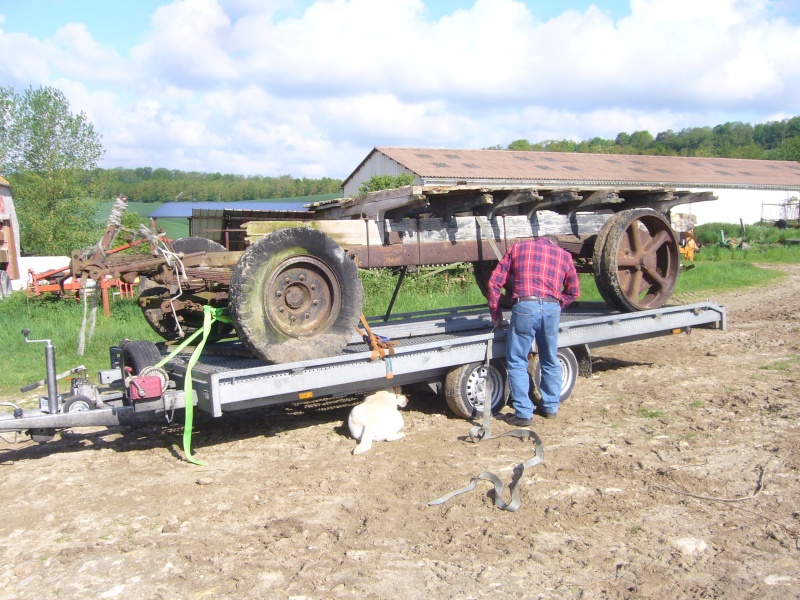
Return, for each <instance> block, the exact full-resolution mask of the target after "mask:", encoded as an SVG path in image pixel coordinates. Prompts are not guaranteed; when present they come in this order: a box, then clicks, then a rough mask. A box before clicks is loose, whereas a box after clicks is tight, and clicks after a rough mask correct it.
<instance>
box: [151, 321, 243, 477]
mask: <svg viewBox="0 0 800 600" xmlns="http://www.w3.org/2000/svg"><path fill="white" fill-rule="evenodd" d="M225 310H227V309H225V308H213V307H211V306H204V307H203V328H202V329H198V330H197V331H195V332H194V333H193V334H192V335H190V336H189V337H188V338H186V339H185V340H183V342H181V344H180V345H179V346H178V347H177V348H175V350H173V351H172V352H170V354H169V355H168V356H167V357H166V358H163V359H161V362H159V363H158V364H157V365H156V366H157V367H162V366H164V365H165V364H167V362H169V361H170V360H172V358H173V357H174V356H175V355H176V354H178V353H179V352H181V351H182V350H183V349H184V348H185V347H186V346H188V345H189V344H191V343H192V342H193V341H194V339H195V338H196V337H197V336H199V335H200V334H202V335H203V339H202V340H200V343H199V344H197V347H195V349H194V351H193V352H192V356H191V358H189V364H188V365H186V376H185V377H184V379H183V398H184V401H185V404H186V410H185V415H186V416H185V420H184V425H183V452H184V454H185V455H186V460H188V461H189V462H191V463H194V464H196V465H200V466H205V464H206V463H204V462H203V461H202V460H199V459H197V458H195V457H193V456H192V424H193V421H194V401H193V400H194V392H193V389H192V368H193V367H194V365H195V364H196V363H197V360H198V359H199V358H200V354H201V353H202V352H203V348H204V347H205V345H206V340H207V339H208V335H209V333H211V325H212V324H213V323H214V321H223V322H224V323H230V322H231V318H230V317H229V316H227V315H224V314H223V313H224V311H225Z"/></svg>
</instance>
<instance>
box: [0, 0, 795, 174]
mask: <svg viewBox="0 0 800 600" xmlns="http://www.w3.org/2000/svg"><path fill="white" fill-rule="evenodd" d="M600 4H601V7H602V3H600ZM774 7H775V5H774V4H773V3H771V2H768V1H767V0H702V1H699V0H631V11H630V15H629V16H627V17H624V18H622V19H619V20H617V21H615V20H613V19H612V18H611V17H610V16H609V15H608V13H606V12H603V10H602V8H596V7H594V6H590V7H589V8H588V9H586V10H585V11H576V10H567V11H565V12H563V13H562V14H561V15H559V16H558V17H556V18H554V19H550V20H546V21H545V20H542V19H540V18H538V17H537V15H536V14H535V13H532V12H531V9H529V8H528V7H527V5H526V4H525V3H523V2H519V1H515V0H476V1H475V2H474V3H469V2H465V8H462V9H459V10H456V11H454V12H453V13H452V14H450V15H446V16H444V17H442V18H440V19H438V20H429V17H428V14H429V13H428V11H427V8H426V4H425V2H424V1H423V0H383V1H382V2H375V1H374V0H318V1H317V2H315V3H313V4H311V5H310V6H308V8H306V9H305V10H304V11H301V10H297V7H296V6H295V3H294V2H292V1H291V0H273V1H271V2H263V1H261V0H174V1H173V2H171V3H169V4H165V5H164V6H162V7H161V8H159V9H157V10H156V11H155V12H154V14H153V15H152V18H151V25H150V29H149V30H148V31H147V32H146V33H145V35H142V36H140V39H144V40H145V41H144V42H143V43H142V44H141V45H139V46H137V47H135V48H133V49H132V50H131V51H130V52H129V53H128V54H127V55H120V54H119V53H118V52H117V51H115V50H114V49H112V48H110V47H108V46H105V45H103V44H100V43H98V42H97V41H96V39H95V38H94V37H93V35H92V32H91V31H89V30H87V28H86V27H85V26H84V25H82V24H80V22H79V21H80V19H76V23H73V24H69V25H67V26H65V27H62V28H61V29H60V30H59V31H58V32H57V33H56V34H55V35H54V36H53V37H52V39H46V40H39V39H36V38H33V37H31V36H28V35H25V34H22V33H6V32H5V31H3V30H0V81H8V82H10V83H11V84H12V85H15V86H19V87H25V86H27V85H34V86H36V85H53V84H54V83H55V82H57V87H59V88H61V89H63V90H64V92H65V94H67V96H68V98H70V100H71V104H72V108H73V110H76V111H78V110H83V111H85V112H86V113H87V115H89V117H90V119H92V121H93V123H94V124H95V126H96V128H97V129H98V131H100V132H101V133H103V136H104V137H103V142H104V145H105V146H106V148H107V150H108V152H107V156H106V160H105V165H106V166H115V165H125V166H143V165H151V166H154V167H160V166H163V167H167V168H181V169H197V170H204V171H232V172H240V173H245V174H255V173H260V174H263V175H276V174H285V173H291V174H292V175H294V176H314V177H319V176H332V177H343V176H346V175H347V174H349V173H350V171H351V170H352V169H353V168H354V167H355V166H356V165H357V164H358V162H359V161H360V160H361V159H362V158H363V157H364V156H366V154H367V153H368V152H369V150H370V149H371V148H372V147H373V146H376V145H404V146H423V147H424V146H438V147H473V148H480V147H485V146H489V145H494V144H503V145H505V144H507V143H509V142H511V141H513V140H515V139H520V138H525V139H528V140H530V141H540V140H543V139H561V138H571V139H574V140H579V139H586V138H590V137H594V136H601V137H607V138H613V137H615V136H616V134H617V133H619V132H621V131H627V132H632V131H636V130H640V129H647V130H649V131H651V133H653V134H654V135H655V134H656V133H658V132H659V131H663V130H665V129H676V130H680V129H683V128H685V127H692V126H699V125H715V124H717V123H720V122H724V121H726V120H748V121H750V122H756V121H757V122H761V121H765V120H769V119H779V118H784V117H787V116H794V115H796V114H797V112H792V111H796V108H794V107H795V106H796V102H795V101H794V98H797V97H798V96H800V27H798V26H797V25H794V24H792V23H791V22H790V21H788V20H785V19H780V18H774V17H772V16H771V14H772V12H771V11H772V10H773V9H774ZM287 14H289V15H292V16H290V17H286V16H285V15H287ZM0 24H3V23H2V20H0Z"/></svg>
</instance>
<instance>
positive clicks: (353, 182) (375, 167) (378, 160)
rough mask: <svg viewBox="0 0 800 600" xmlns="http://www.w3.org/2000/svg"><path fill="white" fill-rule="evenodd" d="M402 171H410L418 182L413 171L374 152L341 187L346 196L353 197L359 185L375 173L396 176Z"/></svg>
mask: <svg viewBox="0 0 800 600" xmlns="http://www.w3.org/2000/svg"><path fill="white" fill-rule="evenodd" d="M402 173H410V174H411V175H414V183H415V184H419V183H420V179H419V177H417V176H416V174H415V173H414V172H413V171H410V170H409V169H407V168H405V167H404V166H402V165H401V164H400V163H398V162H397V161H395V160H393V159H391V158H389V157H388V156H386V155H385V154H383V153H381V152H375V153H373V154H372V156H370V157H369V159H368V160H367V161H365V162H364V164H363V165H361V168H359V169H358V170H356V171H355V172H354V173H353V175H352V177H351V178H350V179H348V180H347V181H346V182H345V183H344V186H343V187H342V189H343V191H344V195H345V197H346V198H347V197H353V198H354V197H356V196H358V188H360V187H361V184H362V183H364V182H365V181H368V180H369V179H370V178H371V177H374V176H375V175H391V176H392V177H397V176H398V175H401V174H402Z"/></svg>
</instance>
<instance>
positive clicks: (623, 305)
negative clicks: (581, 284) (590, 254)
mask: <svg viewBox="0 0 800 600" xmlns="http://www.w3.org/2000/svg"><path fill="white" fill-rule="evenodd" d="M595 257H596V258H595V262H594V270H595V281H596V282H597V288H598V291H599V292H600V294H601V295H602V296H603V298H604V299H605V301H606V302H607V303H608V304H610V305H612V306H614V307H616V308H619V309H620V310H623V311H637V310H648V309H654V308H660V307H662V306H663V305H664V304H666V302H667V300H669V297H670V296H671V295H672V292H673V290H674V289H675V283H676V282H677V279H678V273H679V271H680V252H679V251H678V240H677V239H676V237H675V232H674V231H673V230H672V227H670V224H669V222H668V221H667V220H666V219H665V218H664V217H663V216H661V215H660V214H658V213H657V212H655V211H653V210H649V209H635V210H627V211H623V212H621V213H618V214H616V215H614V216H613V217H612V218H611V219H609V222H607V223H606V225H605V226H604V227H603V230H601V232H600V234H599V235H598V238H597V241H596V242H595Z"/></svg>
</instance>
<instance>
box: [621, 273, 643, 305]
mask: <svg viewBox="0 0 800 600" xmlns="http://www.w3.org/2000/svg"><path fill="white" fill-rule="evenodd" d="M641 286H642V271H640V270H639V269H636V270H635V271H634V272H633V276H632V277H631V278H630V280H629V281H628V284H627V285H626V286H625V288H626V289H625V295H626V296H627V297H628V298H638V297H639V293H640V292H641Z"/></svg>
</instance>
